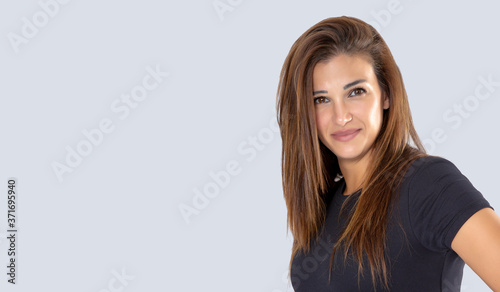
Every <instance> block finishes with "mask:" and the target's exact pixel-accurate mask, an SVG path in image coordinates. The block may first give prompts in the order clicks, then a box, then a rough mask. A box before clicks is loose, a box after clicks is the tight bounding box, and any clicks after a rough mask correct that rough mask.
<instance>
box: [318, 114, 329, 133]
mask: <svg viewBox="0 0 500 292" xmlns="http://www.w3.org/2000/svg"><path fill="white" fill-rule="evenodd" d="M315 119H316V130H317V132H318V136H319V137H320V139H322V138H323V136H324V134H325V133H326V132H327V131H328V121H329V116H328V114H327V112H326V111H316V114H315Z"/></svg>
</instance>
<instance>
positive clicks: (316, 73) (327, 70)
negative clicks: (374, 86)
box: [313, 54, 377, 90]
mask: <svg viewBox="0 0 500 292" xmlns="http://www.w3.org/2000/svg"><path fill="white" fill-rule="evenodd" d="M358 79H365V80H366V81H367V82H369V83H371V82H376V80H377V79H376V76H375V72H374V71H373V65H372V63H371V60H370V59H369V57H366V56H363V55H353V56H349V55H344V54H342V55H338V56H335V57H333V58H331V59H328V60H327V61H324V62H319V63H317V64H316V66H314V69H313V87H314V90H317V89H321V88H320V87H334V88H335V87H339V88H342V87H343V86H344V85H346V84H347V83H350V82H352V81H354V80H358Z"/></svg>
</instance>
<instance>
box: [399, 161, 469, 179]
mask: <svg viewBox="0 0 500 292" xmlns="http://www.w3.org/2000/svg"><path fill="white" fill-rule="evenodd" d="M444 177H463V175H462V173H461V172H460V170H459V169H458V168H457V167H456V166H455V164H454V163H453V162H451V161H450V160H448V159H446V158H444V157H441V156H433V155H426V156H423V157H419V158H417V159H415V160H414V161H413V162H412V163H411V164H410V166H409V167H408V170H407V171H406V173H405V179H406V180H407V181H409V182H415V181H417V183H424V182H426V181H429V180H433V178H434V179H436V178H441V179H442V178H444Z"/></svg>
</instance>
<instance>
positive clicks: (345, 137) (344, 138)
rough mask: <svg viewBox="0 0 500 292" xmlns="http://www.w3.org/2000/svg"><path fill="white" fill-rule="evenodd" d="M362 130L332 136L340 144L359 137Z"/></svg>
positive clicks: (343, 131) (335, 133) (352, 130)
mask: <svg viewBox="0 0 500 292" xmlns="http://www.w3.org/2000/svg"><path fill="white" fill-rule="evenodd" d="M360 131H361V129H347V130H342V131H337V132H334V133H333V134H332V137H333V139H335V140H337V141H340V142H347V141H350V140H352V139H354V137H356V136H357V135H358V133H359V132H360Z"/></svg>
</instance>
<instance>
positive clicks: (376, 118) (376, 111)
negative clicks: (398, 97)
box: [366, 102, 383, 133]
mask: <svg viewBox="0 0 500 292" xmlns="http://www.w3.org/2000/svg"><path fill="white" fill-rule="evenodd" d="M366 113H367V115H368V116H367V117H366V118H367V121H368V123H369V124H370V127H372V128H373V129H374V130H376V131H377V133H378V131H379V130H380V127H381V125H382V114H383V109H382V105H381V104H380V103H378V102H377V103H374V104H372V105H371V106H370V107H369V108H367V110H366Z"/></svg>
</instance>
